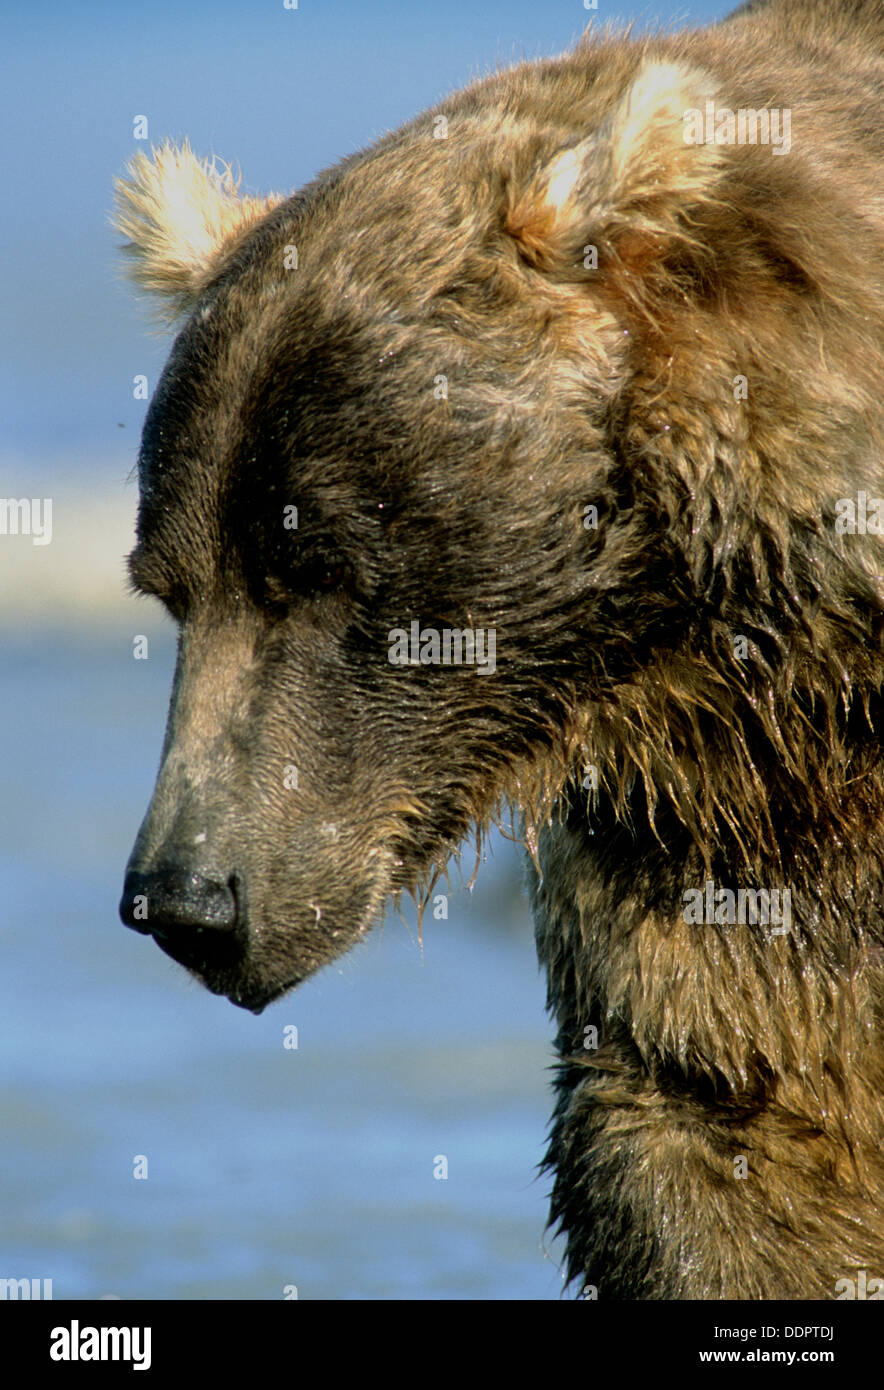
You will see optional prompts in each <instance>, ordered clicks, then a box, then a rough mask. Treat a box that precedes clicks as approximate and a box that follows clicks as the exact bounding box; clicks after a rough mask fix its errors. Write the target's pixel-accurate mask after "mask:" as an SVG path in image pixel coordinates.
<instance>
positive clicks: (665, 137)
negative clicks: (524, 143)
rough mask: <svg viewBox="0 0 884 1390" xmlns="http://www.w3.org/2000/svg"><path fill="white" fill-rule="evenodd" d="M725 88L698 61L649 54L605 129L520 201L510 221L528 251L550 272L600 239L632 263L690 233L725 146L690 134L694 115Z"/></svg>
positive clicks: (557, 162)
mask: <svg viewBox="0 0 884 1390" xmlns="http://www.w3.org/2000/svg"><path fill="white" fill-rule="evenodd" d="M715 86H716V83H715V81H714V79H713V78H712V77H710V76H709V75H708V74H707V73H704V72H702V71H701V70H699V69H697V68H693V67H688V66H686V65H685V64H683V63H680V62H673V61H670V60H665V61H663V60H659V61H654V60H646V61H645V62H644V64H643V66H642V67H641V68H640V69H639V71H638V73H637V74H636V76H635V77H634V78H633V80H632V83H631V85H630V86H629V88H628V89H627V91H626V92H625V94H624V95H623V96H621V98H620V99H619V101H618V102H617V104H616V105H615V107H614V110H613V111H612V113H611V114H610V115H609V116H608V118H607V120H605V121H604V122H603V123H602V125H601V126H600V128H599V129H598V131H596V132H595V133H594V134H592V135H591V136H589V137H588V138H587V139H585V140H582V141H581V142H580V143H579V144H577V145H573V146H571V147H569V148H568V149H566V150H563V151H562V152H561V153H560V154H558V155H556V156H555V157H554V158H553V159H552V160H551V161H550V162H549V163H548V164H547V165H545V166H544V167H543V168H542V169H540V171H539V172H538V173H537V174H535V176H534V178H533V179H532V181H531V183H530V185H529V187H528V188H527V189H526V190H525V191H524V192H523V193H522V194H521V196H518V197H517V198H515V199H513V200H511V202H510V205H509V207H508V209H507V214H506V219H505V228H506V230H507V232H509V234H510V235H511V236H512V237H513V238H514V239H515V241H516V243H517V245H518V247H519V251H520V253H521V255H522V256H523V258H524V259H525V260H527V261H529V263H531V264H533V265H535V266H537V267H538V268H539V269H546V270H549V269H553V268H554V267H555V266H556V265H561V264H566V263H568V262H570V263H573V260H574V252H575V249H576V248H578V247H582V246H583V244H584V242H590V243H593V244H595V245H596V246H598V247H599V249H600V250H601V249H602V248H604V250H605V251H606V252H607V253H608V254H609V256H610V257H612V258H613V260H614V261H615V262H617V263H619V264H621V265H624V266H627V267H628V266H629V265H630V263H631V262H632V263H635V264H636V265H642V264H644V263H645V261H646V259H647V257H648V256H653V255H654V254H655V253H656V251H657V250H659V248H660V247H661V246H662V245H664V244H666V243H667V242H669V241H671V240H672V238H674V237H683V238H684V237H687V238H688V239H689V235H688V232H687V230H686V223H685V214H687V215H689V214H690V210H691V208H692V207H696V206H697V204H698V203H701V202H703V201H704V200H706V199H708V198H711V197H713V196H714V187H715V184H716V182H717V180H718V177H719V174H720V173H721V171H722V169H723V167H724V163H723V159H722V150H721V148H720V147H719V146H717V145H714V144H710V145H705V144H704V145H697V144H693V143H688V142H687V141H686V139H685V117H686V113H688V112H690V111H692V110H695V109H696V108H697V107H698V106H701V105H702V98H703V97H708V96H711V95H712V94H713V92H714V90H715ZM582 254H583V253H582V251H581V257H582Z"/></svg>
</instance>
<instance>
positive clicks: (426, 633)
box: [387, 618, 497, 676]
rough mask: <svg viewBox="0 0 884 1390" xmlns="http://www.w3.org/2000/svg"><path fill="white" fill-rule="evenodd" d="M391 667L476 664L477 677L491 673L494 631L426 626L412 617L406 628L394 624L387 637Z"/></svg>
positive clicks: (494, 666)
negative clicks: (423, 626) (407, 628)
mask: <svg viewBox="0 0 884 1390" xmlns="http://www.w3.org/2000/svg"><path fill="white" fill-rule="evenodd" d="M387 640H388V642H389V643H390V646H389V649H388V651H387V656H388V659H389V661H390V664H391V665H392V666H475V667H476V674H477V675H479V676H490V675H493V674H494V671H495V670H496V669H497V668H496V657H497V633H496V630H495V629H494V628H493V627H477V628H471V627H466V628H457V627H443V628H436V627H425V628H422V627H421V625H420V621H419V620H418V619H417V618H414V619H413V620H412V622H411V625H410V627H409V630H408V631H407V632H406V630H405V628H404V627H394V628H393V629H392V630H391V631H390V633H389V634H388V637H387Z"/></svg>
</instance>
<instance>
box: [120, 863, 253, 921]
mask: <svg viewBox="0 0 884 1390" xmlns="http://www.w3.org/2000/svg"><path fill="white" fill-rule="evenodd" d="M237 916H238V913H237V907H236V898H235V897H234V894H233V890H232V887H231V885H230V884H229V883H219V882H216V881H215V880H213V879H210V878H204V877H203V875H202V874H197V873H188V872H187V871H186V870H182V869H165V870H163V869H160V870H156V871H154V872H153V873H149V874H141V873H134V872H133V873H128V874H127V875H126V879H125V882H124V884H123V896H122V898H121V899H120V917H121V918H122V919H123V921H124V922H125V924H126V926H127V927H132V928H133V929H134V930H135V931H139V932H142V933H143V934H144V935H145V936H149V935H157V934H163V935H171V934H173V933H174V932H177V931H179V930H181V931H187V930H193V929H197V930H199V929H210V930H212V931H218V932H230V931H233V930H234V928H235V927H236V924H237Z"/></svg>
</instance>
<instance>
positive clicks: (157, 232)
mask: <svg viewBox="0 0 884 1390" xmlns="http://www.w3.org/2000/svg"><path fill="white" fill-rule="evenodd" d="M151 154H152V158H148V157H147V155H145V154H142V153H140V152H139V153H138V154H136V155H134V156H133V157H132V159H130V161H129V164H128V166H127V172H128V175H129V177H128V178H123V179H116V180H115V193H116V211H115V215H114V218H113V222H114V226H115V227H116V228H117V230H118V231H120V232H122V233H123V235H124V236H126V237H127V238H128V244H127V245H126V247H125V248H124V249H125V250H126V252H128V253H129V255H130V256H131V258H132V261H131V274H132V278H133V279H134V280H135V281H136V283H137V284H139V285H141V286H142V287H143V288H144V289H146V290H150V291H152V292H153V293H155V294H158V295H161V296H162V297H163V299H164V300H165V301H166V308H167V310H168V311H169V314H170V316H172V317H174V316H175V315H177V314H178V313H181V312H182V311H184V310H186V309H188V308H189V307H190V306H191V305H192V304H193V302H194V300H195V299H196V297H197V296H198V294H199V293H200V291H201V290H202V289H203V288H204V286H205V285H206V284H207V283H208V281H209V279H210V278H211V273H212V271H213V269H214V267H215V266H216V265H217V263H218V260H219V258H220V255H221V252H222V251H223V250H224V248H225V247H227V246H229V245H230V243H231V242H232V241H233V240H235V238H236V237H237V236H238V235H239V234H240V233H241V232H242V231H244V230H245V229H246V228H247V227H249V226H252V225H253V224H254V223H256V222H258V221H259V220H260V219H261V218H262V217H263V216H264V215H265V214H266V213H267V212H269V211H270V209H271V208H274V207H276V205H277V204H278V203H280V202H282V195H280V194H271V195H270V196H268V197H266V198H240V197H239V195H238V192H237V188H238V180H236V179H234V177H233V174H232V172H231V170H230V168H229V167H228V166H222V167H220V168H219V167H218V166H217V165H216V163H215V161H214V159H212V160H199V159H197V157H196V155H195V154H194V153H193V150H192V149H191V148H190V145H189V144H188V143H187V141H185V142H184V144H183V145H181V146H176V145H173V144H172V143H171V142H169V141H167V142H166V143H165V144H164V145H162V146H160V148H159V149H154V150H152V151H151Z"/></svg>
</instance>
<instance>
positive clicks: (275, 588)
mask: <svg viewBox="0 0 884 1390" xmlns="http://www.w3.org/2000/svg"><path fill="white" fill-rule="evenodd" d="M286 549H287V548H286ZM275 558H276V559H277V560H278V561H279V563H278V564H276V565H274V566H273V570H274V572H273V573H272V574H269V575H268V576H267V577H266V579H265V590H266V594H267V598H268V599H269V601H270V602H271V603H273V604H280V605H283V606H288V605H290V604H292V603H294V602H296V601H297V599H299V598H314V599H316V598H323V597H325V596H327V595H331V594H335V593H339V592H340V591H341V590H342V589H346V588H348V587H349V586H350V585H351V584H352V580H353V569H352V566H351V565H350V563H349V561H348V560H347V559H346V557H345V556H343V555H342V554H341V552H340V550H339V549H338V547H337V546H336V545H335V544H334V543H333V542H331V541H329V542H325V541H323V540H317V541H315V542H313V543H308V544H306V545H304V546H298V547H297V549H294V550H288V553H287V554H286V553H285V549H283V550H282V551H280V550H277V554H276V557H275Z"/></svg>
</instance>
